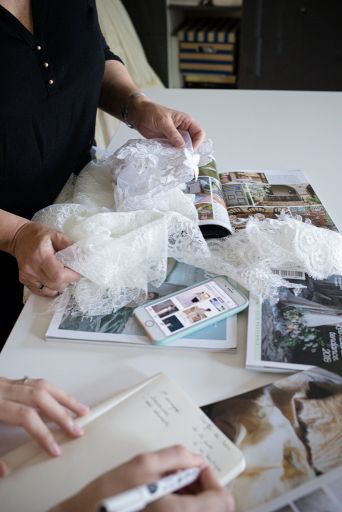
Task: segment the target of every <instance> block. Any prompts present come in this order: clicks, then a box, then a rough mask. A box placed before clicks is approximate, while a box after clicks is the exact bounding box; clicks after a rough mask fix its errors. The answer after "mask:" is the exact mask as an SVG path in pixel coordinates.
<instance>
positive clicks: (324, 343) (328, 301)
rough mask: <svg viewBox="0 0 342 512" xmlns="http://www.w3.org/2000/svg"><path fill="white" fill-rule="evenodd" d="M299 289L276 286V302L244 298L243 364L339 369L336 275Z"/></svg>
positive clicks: (339, 281) (340, 282)
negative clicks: (247, 301) (246, 302)
mask: <svg viewBox="0 0 342 512" xmlns="http://www.w3.org/2000/svg"><path fill="white" fill-rule="evenodd" d="M302 283H303V284H305V288H301V289H299V290H296V293H294V290H293V289H290V288H279V301H278V302H277V303H272V302H271V301H269V300H265V301H263V302H262V303H261V301H260V300H258V299H257V298H256V297H253V296H251V297H250V302H249V316H248V331H247V333H248V334H247V356H246V366H247V367H254V368H259V369H261V370H263V369H267V368H269V369H272V370H275V369H277V368H278V369H283V370H287V371H291V370H293V369H303V368H305V367H307V366H308V365H309V366H312V365H313V366H316V365H317V366H321V367H324V368H327V369H329V370H333V371H336V372H338V373H340V374H342V276H331V277H329V278H327V279H323V280H317V279H313V278H312V277H309V276H307V275H306V276H305V281H303V282H302Z"/></svg>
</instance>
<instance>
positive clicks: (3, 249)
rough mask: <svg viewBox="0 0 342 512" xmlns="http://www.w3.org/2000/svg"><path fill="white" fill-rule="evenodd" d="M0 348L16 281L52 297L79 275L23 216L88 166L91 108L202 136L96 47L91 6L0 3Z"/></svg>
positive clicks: (17, 297)
mask: <svg viewBox="0 0 342 512" xmlns="http://www.w3.org/2000/svg"><path fill="white" fill-rule="evenodd" d="M0 55H1V60H0V208H1V210H0V265H1V295H2V298H3V300H2V303H3V304H4V303H5V304H6V307H5V309H4V307H3V306H2V309H1V315H0V347H1V345H2V344H3V343H4V342H5V340H6V338H7V336H8V334H9V332H10V329H11V327H12V325H13V323H14V322H15V320H16V318H17V316H18V314H19V312H20V309H21V307H22V286H21V285H20V284H19V282H18V268H19V280H20V282H21V283H22V284H25V285H26V286H27V287H28V288H29V289H30V290H31V291H32V292H33V293H35V294H37V295H42V296H47V297H53V296H55V295H56V294H57V293H58V292H61V291H63V290H64V288H65V287H66V286H68V284H69V283H72V282H74V281H76V280H77V279H78V278H79V276H78V274H76V273H75V272H73V271H71V270H70V269H66V268H64V267H63V266H62V264H61V263H59V262H58V261H57V260H56V258H55V257H54V253H55V252H57V251H58V250H60V249H62V248H64V247H66V246H67V245H70V244H71V241H70V240H68V239H67V238H66V237H65V236H64V235H62V234H61V233H57V232H55V231H53V230H51V229H49V228H48V227H47V226H43V225H40V224H37V223H32V222H30V221H29V220H28V219H30V218H31V217H32V215H33V214H34V213H35V212H36V211H37V210H39V209H41V208H43V207H45V206H47V205H49V204H51V203H53V201H54V199H55V198H56V196H57V195H58V193H59V192H60V190H61V188H62V187H63V185H64V184H65V182H66V181H67V179H68V177H69V176H70V174H71V173H78V172H79V171H80V170H81V169H82V167H83V166H84V165H85V164H86V163H87V162H88V161H89V159H90V148H91V146H92V144H93V143H94V131H95V116H96V109H97V107H100V108H102V109H103V110H105V111H106V112H108V113H110V114H112V115H114V116H116V117H118V118H119V119H122V118H123V115H124V113H125V114H126V115H125V121H127V120H128V121H129V123H131V124H134V126H135V128H137V129H138V130H139V131H140V133H141V134H142V135H143V136H145V137H148V138H150V137H167V138H168V139H169V140H170V141H171V143H172V144H174V145H175V146H181V145H182V144H183V140H182V138H181V137H180V135H179V132H178V131H177V128H179V129H183V130H188V131H189V133H190V135H191V137H192V140H193V145H194V147H198V146H199V145H200V143H201V142H202V140H203V137H204V133H203V130H202V129H201V127H200V126H199V125H198V124H196V123H195V122H194V121H193V120H192V119H191V118H190V117H189V116H188V115H186V114H184V113H181V112H176V111H173V110H171V109H168V108H166V107H163V106H161V105H158V104H156V103H153V102H151V101H150V100H148V98H147V97H146V96H143V95H141V94H139V93H138V94H137V92H138V88H137V87H136V86H135V84H134V83H133V81H132V80H131V78H130V76H129V74H128V72H127V71H126V69H125V67H124V65H123V63H122V61H121V60H120V58H119V57H118V56H116V55H114V54H113V53H112V52H111V51H110V49H109V48H108V46H107V45H106V43H105V40H104V38H103V36H102V34H101V30H100V28H99V24H98V18H97V12H96V5H95V0H72V1H71V2H70V1H67V0H49V1H46V0H0Z"/></svg>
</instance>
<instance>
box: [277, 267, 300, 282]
mask: <svg viewBox="0 0 342 512" xmlns="http://www.w3.org/2000/svg"><path fill="white" fill-rule="evenodd" d="M272 272H273V274H277V275H279V276H281V277H283V278H284V279H302V280H305V272H303V271H302V270H284V269H275V268H273V269H272Z"/></svg>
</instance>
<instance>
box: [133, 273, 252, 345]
mask: <svg viewBox="0 0 342 512" xmlns="http://www.w3.org/2000/svg"><path fill="white" fill-rule="evenodd" d="M247 306H248V299H247V298H246V297H245V296H244V295H242V293H240V292H239V291H238V290H236V288H234V286H233V285H232V284H231V283H230V282H229V281H228V279H227V278H226V277H224V276H218V277H215V278H214V279H207V280H206V281H203V282H201V283H198V284H196V285H194V286H189V287H187V288H184V289H183V290H181V291H179V292H176V293H173V294H171V295H166V296H165V297H163V298H160V299H157V300H154V301H151V302H147V303H146V304H144V305H143V306H139V307H138V308H136V309H135V310H134V313H133V314H134V316H135V318H136V320H137V321H138V322H139V323H140V324H141V325H142V327H143V329H144V330H145V332H146V333H147V335H148V337H149V338H150V339H151V340H152V343H153V344H155V345H167V344H168V343H172V342H173V341H175V340H177V339H179V338H182V337H183V336H187V335H188V334H190V333H192V332H195V331H197V330H199V329H202V328H203V327H207V326H208V325H210V324H213V323H215V322H218V321H219V320H223V319H224V318H226V317H228V316H232V315H236V314H237V313H239V312H240V311H242V310H243V309H245V308H246V307H247Z"/></svg>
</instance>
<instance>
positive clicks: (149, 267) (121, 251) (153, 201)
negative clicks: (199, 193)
mask: <svg viewBox="0 0 342 512" xmlns="http://www.w3.org/2000/svg"><path fill="white" fill-rule="evenodd" d="M203 148H207V151H208V152H209V153H211V147H210V145H207V144H206V143H205V144H203V146H202V147H201V148H200V150H199V151H200V152H201V153H202V152H203ZM197 156H199V165H200V166H201V165H202V164H201V161H202V159H203V158H205V159H206V158H208V156H207V155H205V154H204V153H203V154H200V155H197ZM195 157H196V154H193V155H191V152H190V151H188V150H187V149H186V148H174V147H172V146H171V145H170V143H168V142H167V141H162V140H161V139H151V140H139V139H132V140H130V141H128V142H127V143H126V144H124V145H123V146H122V147H121V148H119V149H118V150H117V151H116V152H115V153H114V154H110V153H107V154H106V156H104V157H103V158H99V159H98V160H96V161H92V162H90V163H89V164H88V165H87V166H86V167H85V169H84V170H83V171H82V172H81V174H80V175H79V176H78V178H77V179H76V182H75V184H74V194H73V195H72V194H69V200H68V202H65V203H60V204H55V205H51V206H49V207H47V208H45V209H44V210H42V211H40V212H38V213H37V216H36V219H37V220H38V221H40V222H43V223H45V224H48V225H50V226H51V227H53V228H54V229H57V230H59V231H62V232H64V233H65V234H66V235H67V236H68V237H69V238H70V239H72V240H74V242H75V243H74V244H73V245H71V246H69V247H67V248H66V249H64V250H62V251H60V252H59V253H58V254H57V258H58V259H60V261H62V263H63V264H64V265H65V266H66V267H69V268H72V269H73V270H75V271H76V272H79V273H80V274H81V276H82V278H81V279H80V281H79V282H78V283H76V284H75V285H74V287H73V290H72V291H73V296H74V302H75V311H77V312H81V314H83V315H90V316H92V315H106V314H110V313H111V312H113V311H116V310H118V309H120V308H122V307H123V306H125V305H127V304H129V303H135V304H137V303H139V302H142V301H143V300H144V299H145V298H146V293H147V290H148V286H149V284H152V285H153V286H155V287H156V288H158V287H159V286H160V285H161V284H162V283H163V282H164V280H165V277H166V268H167V260H168V258H173V259H175V260H177V261H179V262H183V263H187V264H190V265H193V266H196V267H199V268H202V269H204V270H205V271H207V272H210V273H213V274H219V275H226V276H228V277H230V278H232V279H234V280H236V281H237V282H238V283H240V284H241V285H242V286H244V287H245V288H247V289H248V290H250V291H252V292H253V293H254V294H256V295H259V296H261V297H262V298H270V299H272V300H278V298H279V297H278V288H279V287H280V286H285V287H288V288H301V287H302V285H301V284H294V283H290V282H288V281H286V280H284V279H282V277H281V276H280V275H278V274H276V273H274V272H273V269H287V270H291V269H296V268H297V269H298V268H300V269H302V270H303V271H306V272H307V273H308V274H309V275H310V276H312V277H314V278H315V279H324V278H326V277H327V276H330V275H332V274H339V275H341V274H342V236H341V235H340V234H339V233H335V232H333V231H330V230H328V229H323V228H317V227H315V226H313V225H311V224H310V223H307V222H302V221H300V220H298V219H296V218H293V217H290V216H288V215H285V214H282V215H279V220H275V219H265V220H263V221H258V220H256V219H253V218H251V219H249V221H248V222H247V225H246V228H245V230H243V231H240V232H238V233H234V234H232V235H231V236H229V237H226V238H222V239H213V240H209V241H206V240H205V239H204V238H203V235H202V233H201V231H200V229H199V226H198V217H197V212H196V209H195V206H194V204H193V197H192V196H191V195H190V194H185V193H183V191H182V190H183V188H184V183H187V182H189V180H190V179H191V178H192V177H193V176H194V174H195V168H194V163H195V161H196V162H198V159H197V160H195Z"/></svg>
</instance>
